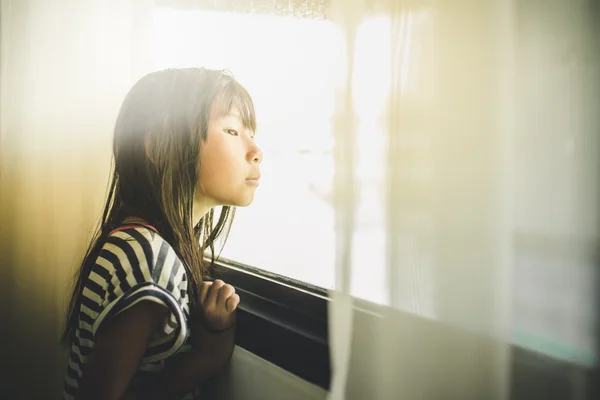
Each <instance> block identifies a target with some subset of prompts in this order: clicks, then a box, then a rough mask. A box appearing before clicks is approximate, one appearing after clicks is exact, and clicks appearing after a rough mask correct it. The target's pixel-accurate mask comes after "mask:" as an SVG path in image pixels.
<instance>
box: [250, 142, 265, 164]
mask: <svg viewBox="0 0 600 400" xmlns="http://www.w3.org/2000/svg"><path fill="white" fill-rule="evenodd" d="M262 160H263V153H262V151H260V149H259V148H258V146H257V145H255V144H254V145H253V146H252V148H251V149H250V151H249V152H248V161H250V162H251V163H252V164H257V165H258V164H260V163H261V162H262Z"/></svg>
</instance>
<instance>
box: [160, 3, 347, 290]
mask: <svg viewBox="0 0 600 400" xmlns="http://www.w3.org/2000/svg"><path fill="white" fill-rule="evenodd" d="M153 33H154V38H153V42H152V46H153V58H154V65H153V67H154V68H155V69H159V68H166V67H178V66H204V67H207V68H217V69H228V70H230V71H231V72H232V73H233V74H234V75H235V77H236V78H237V79H238V80H239V81H240V82H241V83H242V84H243V85H244V86H245V87H246V88H247V89H248V91H249V92H250V94H251V96H252V97H253V99H254V102H255V105H256V111H257V120H258V121H257V122H258V132H257V136H256V140H257V142H258V144H259V146H260V147H261V149H262V151H263V153H264V161H263V163H262V165H261V171H262V175H263V179H262V180H261V186H260V188H259V189H258V190H257V192H256V197H255V201H254V203H253V204H252V205H251V206H250V207H249V208H247V209H245V208H239V209H238V210H237V213H236V220H235V222H234V225H233V228H232V231H231V234H230V236H229V239H228V242H227V244H226V246H225V248H224V250H223V253H222V256H223V257H224V258H229V259H232V260H235V261H238V262H242V263H244V264H247V265H251V266H254V267H258V268H261V269H265V270H268V271H271V272H274V273H277V274H281V275H285V276H287V277H290V278H293V279H298V280H301V281H304V282H308V283H311V284H314V285H317V286H321V287H323V288H332V287H333V282H334V279H333V273H334V269H333V266H334V238H335V237H334V228H333V226H334V225H333V224H334V208H333V204H332V193H331V191H332V179H333V151H332V149H333V137H332V131H331V117H332V113H333V97H334V87H335V86H336V82H337V80H339V79H340V77H341V76H343V73H342V72H343V65H342V61H343V60H344V58H343V51H344V45H343V36H342V34H341V32H340V31H339V30H338V29H337V28H336V26H335V25H334V24H333V23H331V22H329V21H325V20H311V19H304V18H295V17H282V16H269V15H258V14H236V13H225V12H211V11H177V10H171V9H168V8H158V9H157V10H156V12H155V15H154V26H153Z"/></svg>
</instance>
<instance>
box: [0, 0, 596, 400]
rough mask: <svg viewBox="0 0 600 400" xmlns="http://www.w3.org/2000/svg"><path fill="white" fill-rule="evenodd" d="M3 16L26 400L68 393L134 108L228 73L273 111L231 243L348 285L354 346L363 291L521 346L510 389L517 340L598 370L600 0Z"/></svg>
mask: <svg viewBox="0 0 600 400" xmlns="http://www.w3.org/2000/svg"><path fill="white" fill-rule="evenodd" d="M0 5H1V8H0V188H1V191H0V215H1V219H0V271H1V275H0V282H1V290H0V304H1V306H0V307H1V313H0V318H1V320H0V326H1V327H2V328H1V329H2V346H1V349H2V350H1V351H2V353H1V360H2V364H3V367H2V371H4V372H2V377H1V378H2V379H1V381H2V390H3V393H7V396H8V397H6V398H11V399H12V398H24V399H25V398H27V399H29V398H32V399H33V398H58V397H59V395H60V393H61V388H62V380H63V376H64V371H65V367H66V366H65V362H66V359H65V351H64V349H62V348H60V346H59V345H58V338H59V336H60V333H61V330H62V323H63V318H64V312H65V305H66V301H67V296H68V294H69V292H70V282H71V281H70V279H71V276H72V274H73V273H74V272H75V269H76V268H77V267H78V265H79V262H80V260H81V257H82V256H83V253H84V250H85V247H86V246H87V241H88V240H89V238H90V237H91V234H92V230H93V228H94V227H95V225H96V224H97V222H98V221H99V217H100V213H101V210H102V206H103V201H104V196H105V193H106V188H107V180H108V175H109V172H110V166H111V164H110V163H111V143H112V134H113V126H114V122H115V119H116V115H117V112H118V109H119V107H120V104H121V101H122V100H123V97H124V95H125V94H126V92H127V90H128V89H129V88H130V87H131V85H132V84H133V83H134V82H135V81H137V80H138V79H139V78H140V77H142V76H143V75H144V74H146V73H148V72H150V71H153V70H156V69H161V68H166V67H182V66H205V67H208V68H218V69H223V68H224V69H228V70H230V71H231V72H232V73H233V74H234V76H235V77H236V78H237V79H238V80H239V81H240V82H241V83H242V84H243V85H244V86H245V87H246V88H247V89H248V90H249V92H250V94H251V95H252V97H253V99H254V101H255V103H256V108H257V115H258V132H257V141H258V143H259V145H260V146H261V148H262V150H263V152H264V162H263V168H262V169H263V176H264V179H263V180H262V182H261V187H260V189H259V190H258V192H257V195H256V199H255V202H254V204H253V205H252V207H250V208H248V209H241V210H238V214H237V215H236V222H235V224H234V228H233V230H232V233H231V236H230V238H229V241H228V244H227V246H226V247H225V249H224V251H223V256H224V257H225V258H227V259H230V260H235V261H238V262H241V263H244V264H247V265H250V266H254V267H257V268H260V269H263V270H265V271H268V272H273V273H277V274H279V275H283V276H286V277H289V278H292V279H296V280H298V281H302V282H305V283H307V284H311V285H314V286H318V287H321V288H324V289H327V290H330V291H331V293H332V298H333V299H334V300H335V299H336V298H337V299H338V300H339V301H338V302H335V301H334V308H333V310H332V319H331V321H330V326H331V327H332V332H333V333H332V335H333V336H332V338H333V343H334V344H333V345H334V347H335V346H337V344H336V343H343V342H344V340H343V337H344V335H347V334H349V333H348V332H347V331H344V330H343V329H341V328H343V327H344V326H347V325H345V324H347V323H348V321H347V320H345V319H344V318H341V319H339V318H338V319H336V317H335V316H336V315H341V314H339V313H343V311H344V309H345V307H346V308H347V307H348V305H347V303H344V300H343V299H344V298H347V297H348V296H350V297H351V298H359V299H362V300H366V301H369V302H372V303H376V304H380V305H386V306H389V307H391V308H395V309H400V310H403V311H406V312H410V313H413V314H415V315H419V316H422V317H423V318H426V319H430V320H433V321H443V322H445V323H448V324H452V325H455V326H460V327H462V328H465V329H469V330H473V331H477V332H483V333H485V334H487V335H490V337H494V338H496V339H499V340H500V342H501V345H499V347H498V349H497V353H495V355H494V356H493V357H492V358H491V361H490V362H491V364H493V365H494V368H492V369H491V370H490V371H492V372H490V374H493V375H494V376H496V377H497V378H498V380H497V381H494V382H496V384H497V386H495V387H494V388H493V389H490V392H489V393H492V392H493V394H494V396H496V397H494V398H505V397H506V393H505V392H503V391H502V388H503V387H504V386H505V385H506V384H507V380H508V379H509V378H508V375H507V374H508V373H507V368H508V367H507V365H508V359H509V358H510V356H509V355H507V353H506V349H507V346H510V345H518V346H522V347H525V348H528V349H532V350H534V351H536V352H538V353H541V354H544V355H545V356H548V357H551V358H555V359H560V360H564V361H568V362H570V363H573V364H574V365H580V366H585V367H592V366H594V365H596V362H597V356H598V343H597V341H596V339H597V336H598V318H597V314H598V308H597V306H598V297H597V293H598V276H599V273H598V244H599V243H598V234H599V222H600V220H599V207H598V204H599V200H600V198H599V194H600V192H599V189H600V186H599V183H600V180H599V172H600V165H599V159H600V114H599V113H598V110H600V100H599V99H600V97H599V94H600V76H599V75H600V68H599V67H600V51H599V50H600V48H599V47H600V32H599V31H598V30H599V29H600V28H598V27H597V24H596V22H597V21H598V20H599V18H600V9H599V6H598V3H597V2H595V1H593V0H571V1H567V0H562V1H561V0H545V1H541V0H529V1H524V0H495V1H494V0H485V1H476V0H456V1H441V0H404V1H402V0H369V1H367V0H352V1H342V0H286V1H283V0H255V1H251V0H228V1H210V0H122V1H116V0H86V1H75V0H12V1H11V0H1V1H0ZM336 296H341V297H339V298H338V297H336ZM344 296H346V297H344ZM336 313H337V314H336ZM344 332H346V333H344ZM387 332H388V334H390V335H391V334H392V333H391V332H393V330H391V331H387ZM336 338H338V339H339V342H336ZM376 339H377V338H371V339H370V340H376ZM389 339H390V338H388V340H389ZM364 344H365V345H368V343H364ZM340 349H341V348H340V347H338V350H339V351H338V352H337V353H336V355H335V357H334V359H335V360H337V361H336V363H337V365H338V366H339V365H340V363H345V364H351V363H358V362H360V360H359V359H353V360H351V359H350V358H348V357H346V358H344V357H341V356H340V354H341V353H340V351H341V350H340ZM342 353H343V352H342ZM346 355H347V354H346ZM340 357H341V358H340ZM400 361H402V362H408V363H410V362H412V360H410V359H409V360H407V359H406V358H405V359H401V358H400V356H398V362H400ZM451 368H452V366H448V370H450V369H451ZM343 370H344V369H343V368H341V370H340V371H343ZM387 373H388V374H393V370H392V371H391V372H389V371H388V372H387ZM340 374H343V372H340ZM469 374H470V372H469V371H466V370H465V371H464V377H465V379H469V377H470V375H469ZM390 376H391V375H390ZM480 378H481V377H472V379H473V380H477V379H480ZM336 379H342V378H339V375H338V377H337V378H336ZM365 379H366V378H365ZM340 385H341V383H340ZM334 386H335V385H334ZM335 387H337V386H335ZM335 390H336V389H334V390H332V395H333V393H335ZM486 393H487V392H486ZM581 393H582V394H581V396H582V397H577V396H575V397H573V398H584V397H583V396H584V394H583V392H581ZM588 394H589V393H588ZM398 396H399V397H393V398H408V399H412V398H420V397H418V396H417V395H416V394H415V393H414V392H408V389H407V392H406V393H404V397H401V396H400V394H398ZM0 397H2V396H0ZM3 398H4V397H3ZM339 398H343V397H339ZM381 398H392V397H381Z"/></svg>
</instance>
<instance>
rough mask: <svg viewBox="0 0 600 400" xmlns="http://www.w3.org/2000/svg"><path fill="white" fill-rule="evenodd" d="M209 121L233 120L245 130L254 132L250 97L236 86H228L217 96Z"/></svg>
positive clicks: (254, 124) (254, 121) (254, 125)
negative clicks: (219, 119) (237, 121)
mask: <svg viewBox="0 0 600 400" xmlns="http://www.w3.org/2000/svg"><path fill="white" fill-rule="evenodd" d="M210 117H211V119H216V118H235V119H238V120H239V121H240V122H241V123H242V124H243V125H244V127H245V128H246V129H250V130H252V131H256V115H255V112H254V104H253V102H252V99H251V98H250V95H249V94H248V93H247V92H246V91H245V90H244V89H243V88H241V86H240V87H238V86H237V85H229V86H228V87H226V88H225V89H224V90H222V91H221V93H219V95H217V97H216V98H215V101H214V103H213V105H212V107H211V116H210Z"/></svg>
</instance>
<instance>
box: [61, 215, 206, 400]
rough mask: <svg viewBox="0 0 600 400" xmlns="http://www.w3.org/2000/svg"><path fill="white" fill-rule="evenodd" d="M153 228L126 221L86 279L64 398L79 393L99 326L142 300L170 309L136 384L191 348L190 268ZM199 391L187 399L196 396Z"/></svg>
mask: <svg viewBox="0 0 600 400" xmlns="http://www.w3.org/2000/svg"><path fill="white" fill-rule="evenodd" d="M150 228H151V227H143V226H125V227H121V228H119V229H117V230H115V231H113V232H111V234H110V235H109V236H108V238H107V239H106V242H105V243H104V245H103V247H102V249H101V251H100V254H99V256H98V258H97V259H96V262H95V265H94V267H93V269H92V271H91V272H90V275H89V277H88V278H87V280H86V281H85V283H84V288H83V293H82V296H81V304H80V306H79V318H78V320H79V322H78V327H77V329H76V331H75V340H74V341H73V344H72V346H71V349H70V353H69V363H68V366H67V372H66V376H65V383H64V391H63V397H64V398H65V399H73V398H75V396H76V394H77V390H78V388H79V380H80V379H81V375H82V370H83V369H84V367H85V364H86V362H87V361H88V358H89V356H90V353H91V352H92V349H93V348H94V341H95V338H96V332H98V329H99V328H100V326H101V325H102V324H103V323H104V322H105V321H107V320H110V319H111V318H113V317H114V316H115V315H117V314H119V313H121V312H123V311H125V310H127V309H128V308H130V307H132V306H133V305H135V304H137V303H139V302H140V301H143V300H149V301H154V302H157V303H159V304H162V305H163V306H164V307H166V308H168V310H169V313H168V317H167V318H166V319H165V321H164V323H163V324H162V325H161V326H160V328H159V329H158V330H157V331H156V332H154V334H153V336H152V339H151V341H150V344H149V346H148V348H147V349H146V352H145V353H144V355H143V356H142V359H141V360H140V364H139V367H138V370H137V372H136V374H135V375H134V377H133V380H132V383H131V385H132V387H136V386H137V385H140V384H143V383H142V382H145V381H148V379H152V376H154V375H155V374H156V373H158V372H160V371H161V370H162V369H163V368H164V367H165V362H166V361H167V360H168V359H169V358H170V357H172V356H174V355H175V354H178V353H181V352H185V351H189V350H190V349H191V345H190V344H189V337H190V331H189V330H188V327H187V319H188V316H189V301H188V295H187V277H186V273H185V269H184V267H183V265H182V263H181V260H180V259H179V258H178V257H177V255H176V254H175V251H174V250H173V248H172V247H171V246H170V245H169V244H168V243H167V242H166V241H165V240H164V239H163V238H162V237H161V236H160V235H159V234H158V233H156V232H155V231H153V230H152V229H150ZM197 392H198V390H195V391H194V393H189V394H188V395H187V396H185V397H184V399H193V398H194V394H196V395H197V394H198V393H197Z"/></svg>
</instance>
